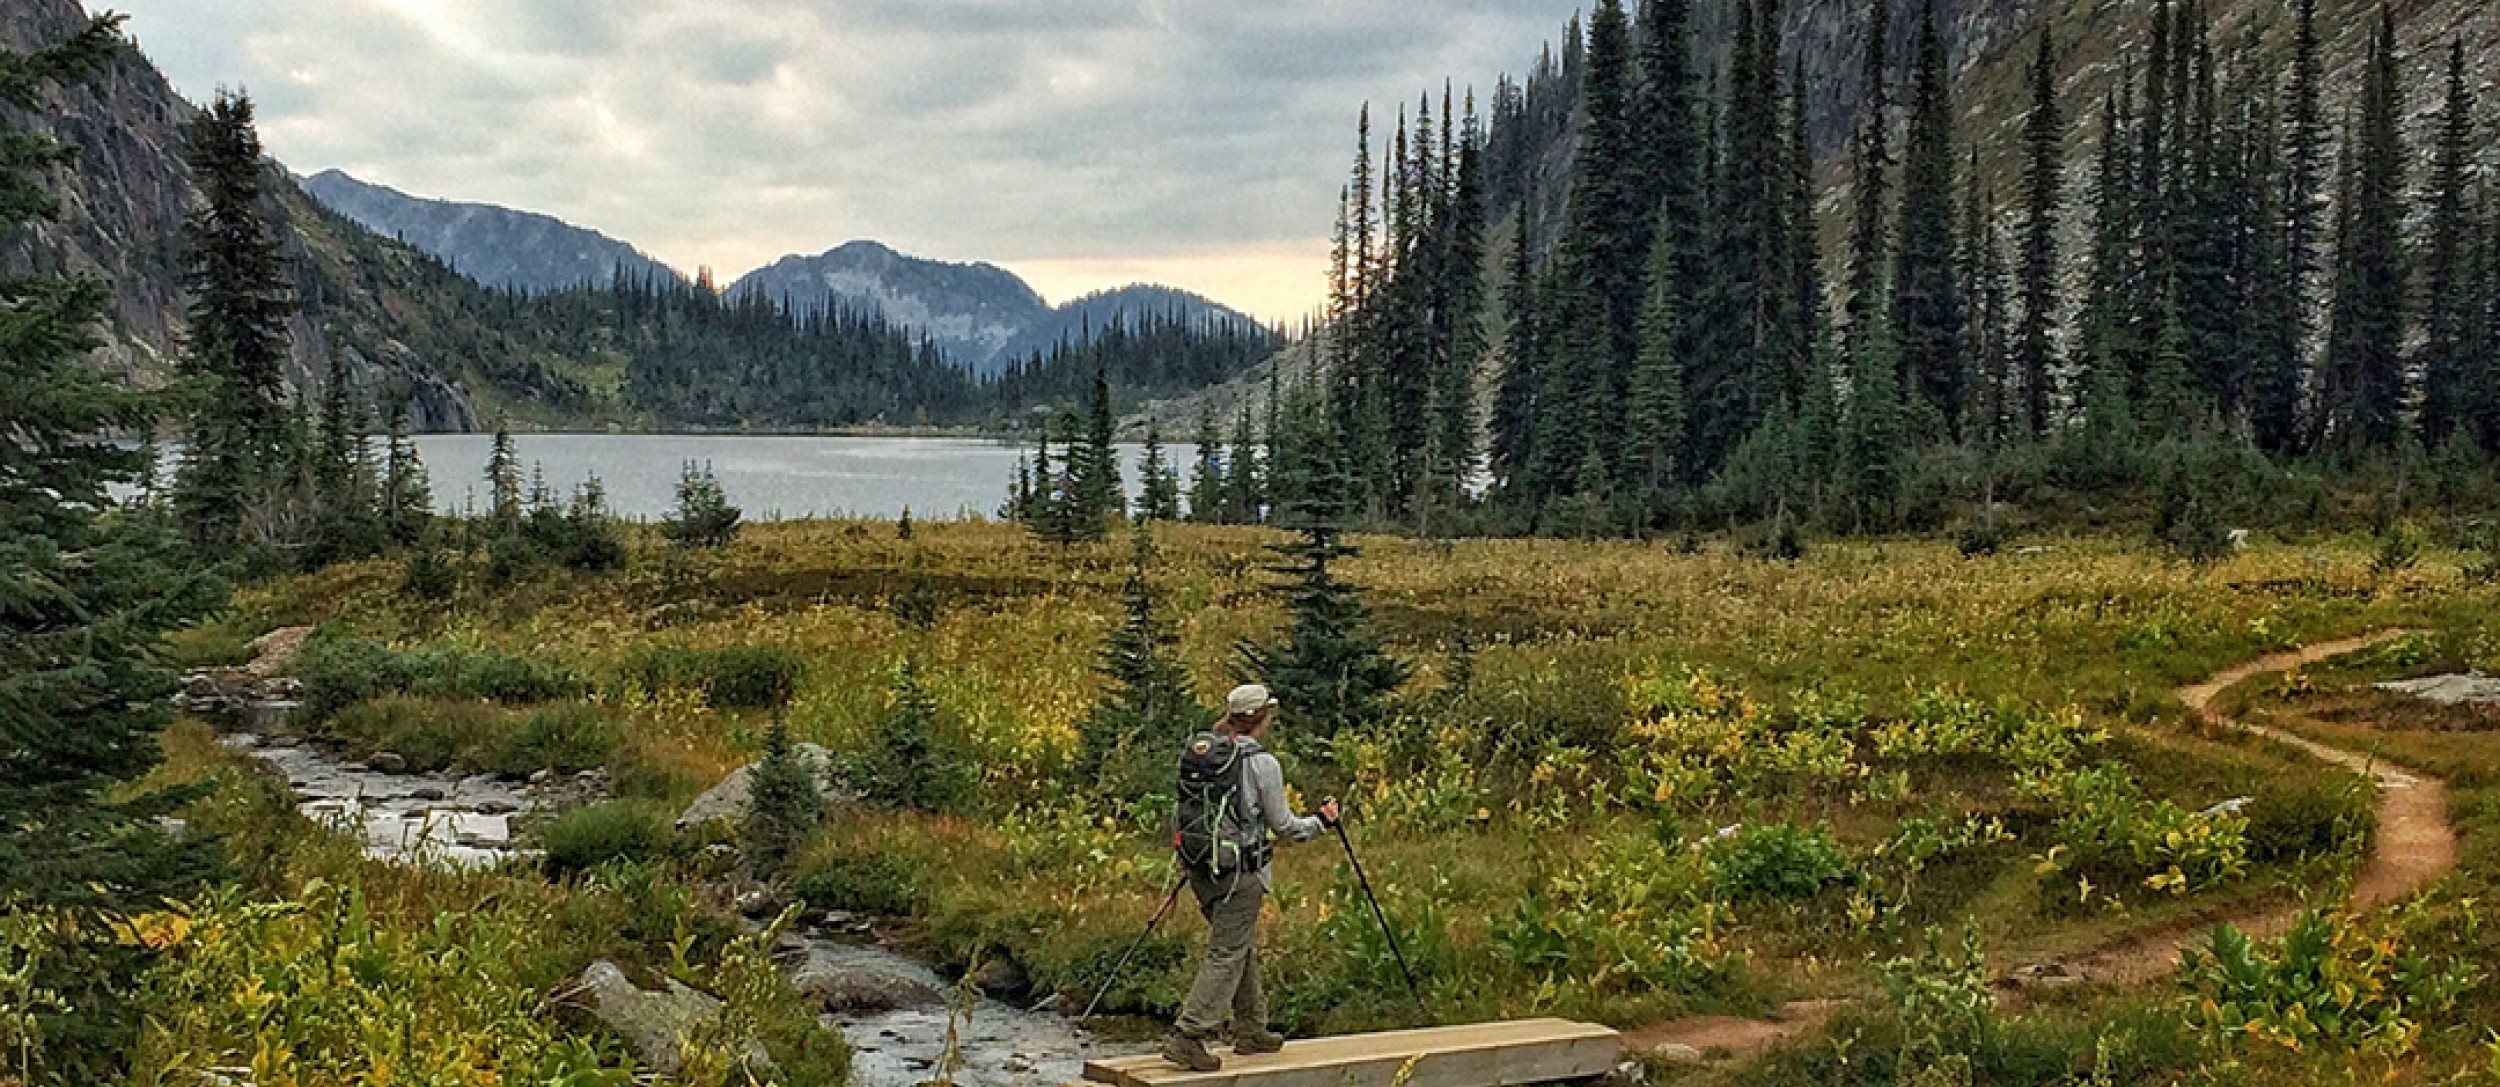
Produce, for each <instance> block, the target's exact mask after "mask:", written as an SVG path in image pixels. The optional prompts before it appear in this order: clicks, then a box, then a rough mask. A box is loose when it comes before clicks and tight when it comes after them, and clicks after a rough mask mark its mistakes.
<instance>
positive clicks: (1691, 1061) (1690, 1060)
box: [1649, 1042, 1706, 1068]
mask: <svg viewBox="0 0 2500 1087" xmlns="http://www.w3.org/2000/svg"><path fill="white" fill-rule="evenodd" d="M1649 1059H1650V1060H1653V1061H1656V1062H1658V1063H1659V1064H1663V1065H1665V1066H1667V1067H1669V1068H1699V1067H1701V1066H1702V1065H1703V1064H1704V1063H1705V1061H1706V1058H1704V1057H1703V1056H1702V1053H1701V1050H1698V1049H1695V1048H1693V1047H1691V1046H1688V1045H1685V1044H1683V1043H1681V1042H1668V1043H1666V1044H1664V1045H1661V1046H1659V1047H1658V1048H1656V1049H1652V1050H1650V1051H1649Z"/></svg>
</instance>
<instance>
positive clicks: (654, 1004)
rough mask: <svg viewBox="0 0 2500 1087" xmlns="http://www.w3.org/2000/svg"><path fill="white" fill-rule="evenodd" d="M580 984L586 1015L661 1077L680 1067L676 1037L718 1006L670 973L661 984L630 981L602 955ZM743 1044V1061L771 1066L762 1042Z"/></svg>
mask: <svg viewBox="0 0 2500 1087" xmlns="http://www.w3.org/2000/svg"><path fill="white" fill-rule="evenodd" d="M581 986H582V993H583V995H584V997H585V998H586V999H587V1001H588V1003H589V1006H590V1014H591V1015H593V1016H594V1017H596V1018H597V1019H598V1020H599V1021H600V1022H601V1023H603V1024H606V1026H607V1028H608V1029H609V1030H612V1031H614V1032H616V1034H617V1036H618V1037H620V1038H623V1039H625V1042H626V1044H627V1045H630V1046H632V1047H633V1049H634V1052H635V1053H636V1054H637V1055H639V1056H640V1057H641V1058H642V1059H643V1062H644V1063H646V1064H649V1065H650V1066H651V1067H652V1069H653V1070H655V1071H657V1072H659V1073H660V1074H661V1075H664V1076H673V1075H676V1074H677V1073H678V1072H679V1071H681V1070H683V1069H684V1068H685V1057H684V1054H683V1053H681V1052H680V1051H679V1049H678V1040H679V1039H681V1038H684V1037H686V1035H687V1034H688V1033H689V1032H691V1031H692V1030H694V1029H695V1028H696V1027H698V1026H700V1025H702V1024H703V1023H704V1022H706V1021H708V1020H710V1019H712V1018H714V1017H716V1016H718V1015H719V1014H720V1009H721V1002H720V1001H719V1000H718V999H717V998H715V997H712V996H710V995H707V994H705V993H702V992H698V991H696V990H694V989H691V988H688V987H686V986H685V985H682V984H680V983H678V982H677V981H676V980H675V979H673V978H672V979H668V988H666V989H656V990H655V989H645V988H642V987H641V986H638V985H635V984H634V983H633V980H632V979H630V978H627V977H626V976H625V971H623V970H622V969H619V968H618V967H617V965H616V964H615V963H612V962H609V961H607V960H605V959H601V960H599V961H598V962H594V963H592V964H590V968H589V969H587V970H584V971H582V980H581ZM744 1048H745V1050H746V1059H747V1061H748V1062H749V1063H751V1064H752V1065H754V1066H755V1067H757V1068H770V1067H771V1066H772V1057H771V1056H770V1055H769V1054H767V1053H766V1052H765V1051H764V1046H763V1043H761V1042H758V1041H756V1040H754V1039H752V1038H750V1039H747V1041H746V1045H745V1047H744Z"/></svg>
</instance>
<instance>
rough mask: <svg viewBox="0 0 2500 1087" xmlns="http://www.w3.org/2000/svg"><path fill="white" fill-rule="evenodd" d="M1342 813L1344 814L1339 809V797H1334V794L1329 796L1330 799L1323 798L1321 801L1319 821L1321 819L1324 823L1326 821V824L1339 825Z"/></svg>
mask: <svg viewBox="0 0 2500 1087" xmlns="http://www.w3.org/2000/svg"><path fill="white" fill-rule="evenodd" d="M1340 814H1342V813H1340V812H1339V811H1338V810H1337V798H1336V797H1333V796H1332V797H1329V798H1328V799H1326V800H1322V801H1320V802H1319V821H1320V822H1322V823H1326V824H1328V825H1329V826H1332V827H1333V826H1336V825H1337V817H1338V816H1339V815H1340Z"/></svg>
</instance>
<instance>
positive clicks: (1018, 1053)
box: [220, 699, 1144, 1087]
mask: <svg viewBox="0 0 2500 1087" xmlns="http://www.w3.org/2000/svg"><path fill="white" fill-rule="evenodd" d="M225 708H226V709H228V710H230V711H231V712H229V713H226V714H221V715H220V716H222V717H224V718H225V719H226V720H229V721H234V722H238V723H242V724H244V725H245V726H246V727H245V730H243V731H236V732H230V733H227V734H226V735H225V736H224V737H223V739H224V742H225V743H226V744H227V745H228V746H229V747H232V748H235V749H236V750H239V751H244V752H248V753H249V754H251V755H252V756H253V757H254V758H256V759H258V760H259V761H260V762H262V763H263V764H264V765H266V766H267V767H269V768H270V769H271V770H272V771H274V772H276V773H279V774H283V775H285V777H286V780H287V784H288V786H289V787H290V788H292V789H293V790H294V792H295V795H296V797H297V798H298V800H299V802H300V804H301V805H302V807H303V810H304V811H305V813H306V814H308V815H310V816H312V817H313V818H315V819H318V820H320V821H322V822H323V823H325V824H327V825H330V826H333V827H337V828H339V829H340V830H342V831H343V832H345V833H348V834H351V835H356V836H358V837H360V838H361V839H362V841H363V842H364V847H365V850H366V852H368V853H370V854H371V855H373V856H376V857H380V858H384V859H388V860H392V861H397V862H401V863H411V864H445V865H461V866H491V865H495V864H499V863H502V862H504V861H507V860H513V859H521V858H526V857H528V856H529V853H528V851H527V850H526V849H524V848H523V847H522V846H521V845H520V841H521V837H520V835H519V834H517V833H516V829H515V824H516V822H526V821H527V820H529V819H530V818H532V817H534V816H544V815H547V814H551V813H552V812H553V811H555V810H558V809H561V808H562V807H565V806H568V805H570V804H575V803H580V802H581V801H582V799H584V797H585V795H586V794H588V793H592V792H595V791H597V790H598V789H599V787H600V785H601V783H599V782H596V781H587V780H581V779H568V778H556V779H549V778H546V777H543V776H542V777H541V778H540V779H538V780H536V781H531V782H514V781H511V780H508V779H503V778H497V777H494V776H490V775H474V776H466V777H460V776H452V775H447V774H428V773H406V772H398V771H399V770H400V768H399V767H397V766H394V765H392V764H391V760H389V759H387V758H377V759H375V760H374V761H375V763H379V764H381V765H378V766H377V765H370V764H359V763H354V762H350V761H348V760H346V759H343V758H340V757H338V756H336V755H333V754H331V753H329V752H326V751H323V750H322V749H320V748H319V747H317V746H315V745H313V744H310V743H305V742H302V741H300V740H297V739H294V738H292V737H289V736H287V735H285V734H284V733H283V732H282V731H278V730H279V728H280V726H282V725H283V724H284V722H285V718H286V715H287V712H288V711H289V709H291V706H289V705H287V704H286V703H285V702H284V701H283V700H249V699H245V700H236V701H234V702H233V703H232V704H231V705H229V706H227V707H225ZM779 951H780V958H781V961H782V964H783V966H784V968H785V969H786V970H788V971H789V973H790V976H791V981H792V983H793V985H794V986H796V988H797V989H798V990H799V992H800V993H801V994H802V995H804V996H806V997H808V998H809V999H811V1000H813V1001H815V1002H816V1003H817V1004H818V1005H819V1006H821V1007H823V1008H824V1009H826V1010H825V1013H824V1018H825V1022H826V1023H828V1024H829V1025H832V1026H835V1027H838V1028H839V1029H840V1030H841V1031H842V1033H843V1035H844V1036H845V1037H847V1038H848V1039H850V1041H851V1045H852V1048H853V1050H854V1051H855V1056H854V1058H853V1062H852V1067H853V1075H852V1082H853V1083H855V1084H858V1085H860V1087H914V1085H917V1084H921V1083H925V1082H927V1081H929V1080H930V1079H931V1078H932V1077H934V1076H935V1075H936V1074H937V1072H938V1071H939V1066H940V1064H941V1062H945V1061H947V1060H948V1054H949V1049H950V1045H949V1035H950V1033H951V1034H952V1035H953V1042H952V1051H953V1054H954V1060H955V1061H956V1062H958V1063H957V1066H956V1067H955V1069H954V1071H953V1082H954V1083H956V1084H958V1085H959V1087H1028V1085H1044V1084H1061V1083H1068V1082H1073V1081H1075V1080H1076V1079H1078V1077H1079V1075H1080V1073H1081V1071H1082V1065H1083V1064H1084V1062H1085V1061H1087V1060H1090V1059H1093V1058H1095V1057H1098V1056H1116V1055H1121V1054H1125V1053H1133V1052H1139V1051H1142V1050H1143V1048H1144V1047H1143V1046H1138V1045H1114V1044H1105V1043H1102V1042H1100V1041H1098V1040H1097V1039H1095V1038H1093V1037H1092V1036H1091V1035H1089V1034H1087V1033H1086V1032H1084V1031H1082V1030H1080V1029H1078V1028H1077V1026H1076V1024H1075V1023H1074V1022H1073V1021H1072V1020H1070V1019H1069V1018H1067V1017H1065V1016H1062V1015H1059V1014H1057V1013H1055V1012H1036V1011H1027V1010H1025V1009H1023V1008H1019V1007H1016V1006H1013V1005H1010V1004H1007V1003H1003V1002H1001V1001H998V1000H994V999H988V998H981V999H977V1000H973V1001H970V1002H968V1003H966V1002H961V1001H956V1002H953V1003H952V1004H950V1000H949V997H950V991H951V988H952V987H951V986H950V985H949V984H948V983H947V982H946V980H945V979H943V978H940V977H939V976H938V975H937V974H936V973H935V972H934V971H932V970H930V969H929V968H928V967H927V966H925V965H923V964H921V963H919V962H917V961H915V960H913V959H911V958H910V957H909V956H907V955H904V954H902V953H899V952H897V951H895V950H893V949H891V948H888V947H884V946H880V945H879V944H877V943H876V942H875V933H874V928H873V926H872V925H870V924H868V923H867V922H865V921H864V920H861V919H857V918H852V917H848V916H845V915H840V914H835V915H831V916H825V917H820V918H817V919H816V923H815V924H813V925H811V926H810V927H808V928H807V929H806V930H805V931H802V932H799V933H795V934H793V935H791V936H789V937H785V939H784V941H783V944H782V946H781V948H780V949H779ZM601 966H602V967H605V973H601V971H600V968H599V967H594V968H593V973H594V974H598V975H599V976H598V977H597V978H592V977H589V976H586V978H585V981H586V982H589V981H593V980H597V981H601V982H602V985H600V986H592V988H593V989H595V990H597V991H600V992H601V993H602V994H603V998H602V999H601V1000H600V1001H599V1003H600V1004H601V1005H602V1006H600V1007H599V1008H598V1009H597V1010H598V1011H599V1013H600V1014H601V1016H602V1018H607V1019H609V1021H610V1022H611V1024H612V1025H617V1026H618V1027H619V1029H620V1033H625V1034H627V1035H628V1039H629V1040H632V1041H636V1042H637V1044H638V1046H640V1045H644V1044H646V1043H647V1044H648V1045H649V1046H653V1047H657V1048H658V1049H659V1050H660V1051H662V1052H666V1053H671V1054H673V1051H674V1043H673V1041H672V1040H671V1035H672V1033H673V1032H671V1031H668V1030H666V1029H661V1030H659V1031H657V1032H656V1033H655V1034H654V1035H653V1037H651V1038H648V1039H638V1038H635V1037H634V1034H635V1033H636V1029H635V1027H634V1026H633V1025H632V1024H638V1023H651V1022H660V1023H666V1022H669V1021H671V1019H670V1017H671V1016H674V1015H679V1014H683V1013H685V1012H686V1010H687V1009H694V1010H695V1011H696V1013H698V1014H699V1012H700V1009H701V1008H702V1007H703V1005H704V1002H705V1001H708V1000H709V998H708V997H702V996H701V995H700V994H693V993H692V990H685V989H683V988H682V987H681V988H680V989H678V990H676V991H674V992H663V991H643V990H638V989H636V988H634V987H633V986H632V985H631V983H629V982H625V981H624V979H623V976H622V974H621V973H617V972H616V971H615V968H614V967H612V966H606V964H601ZM608 974H615V975H616V976H615V977H613V978H610V977H608V976H607V975H608ZM690 994H691V995H690ZM647 1055H648V1054H647Z"/></svg>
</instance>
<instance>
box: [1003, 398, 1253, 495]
mask: <svg viewBox="0 0 2500 1087" xmlns="http://www.w3.org/2000/svg"><path fill="white" fill-rule="evenodd" d="M1192 441H1193V442H1194V444H1196V445H1197V447H1198V460H1197V463H1196V464H1195V465H1194V466H1193V467H1192V468H1191V469H1190V475H1189V519H1190V520H1193V521H1200V522H1206V523H1214V522H1219V521H1222V520H1223V519H1224V516H1223V507H1224V442H1223V439H1222V438H1221V437H1219V436H1218V435H1217V433H1216V430H1215V407H1214V405H1212V404H1201V405H1199V407H1198V436H1197V437H1196V438H1195V439H1192ZM1046 476H1047V472H1046V471H1045V477H1046Z"/></svg>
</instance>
